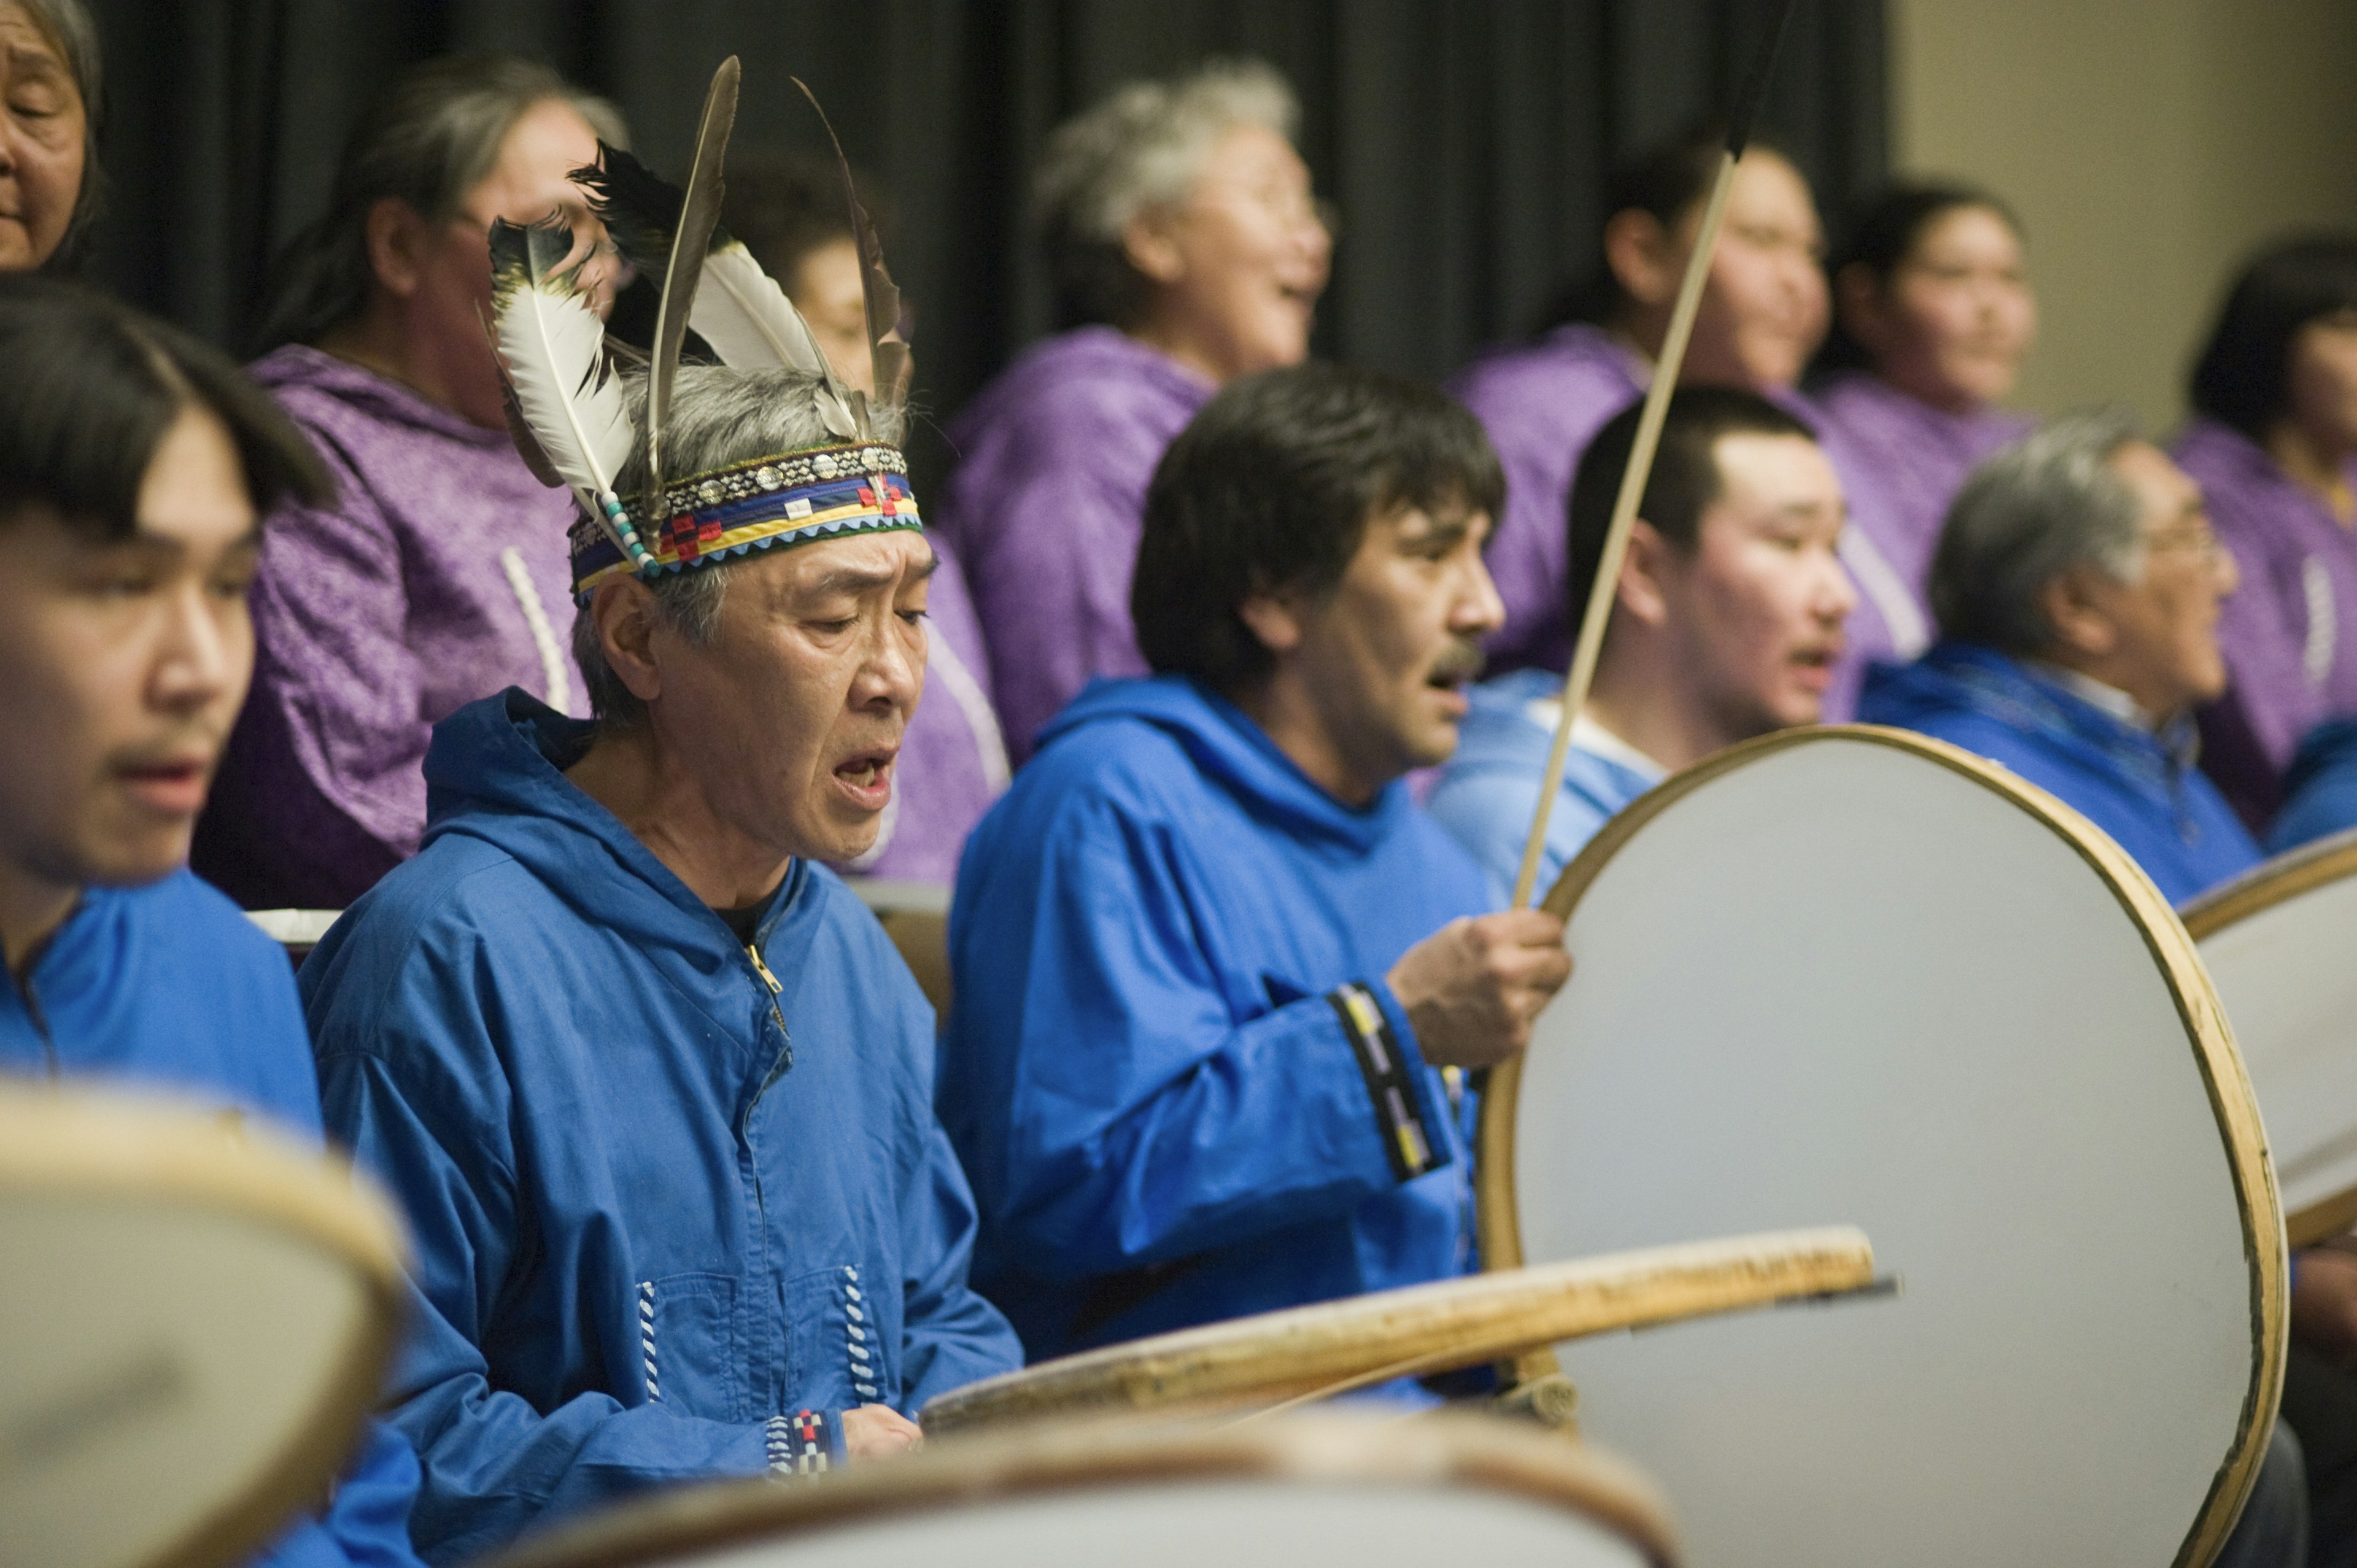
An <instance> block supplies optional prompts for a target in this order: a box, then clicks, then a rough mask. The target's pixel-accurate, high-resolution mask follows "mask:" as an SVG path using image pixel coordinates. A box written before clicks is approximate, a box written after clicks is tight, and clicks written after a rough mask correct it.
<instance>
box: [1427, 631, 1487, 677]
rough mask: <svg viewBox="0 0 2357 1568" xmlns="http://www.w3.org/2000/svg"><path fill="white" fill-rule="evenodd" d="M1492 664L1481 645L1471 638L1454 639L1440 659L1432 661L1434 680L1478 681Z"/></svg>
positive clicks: (1441, 651) (1442, 651) (1443, 650)
mask: <svg viewBox="0 0 2357 1568" xmlns="http://www.w3.org/2000/svg"><path fill="white" fill-rule="evenodd" d="M1489 662H1490V660H1489V656H1488V655H1487V654H1484V653H1483V652H1482V651H1481V645H1480V643H1478V642H1475V641H1473V640H1472V639H1469V638H1461V637H1460V638H1453V639H1450V641H1449V644H1448V647H1447V648H1444V649H1442V650H1440V657H1438V658H1437V659H1435V660H1433V661H1432V678H1433V679H1434V680H1436V681H1477V680H1479V679H1480V676H1481V671H1482V670H1483V668H1484V667H1485V666H1487V665H1488V664H1489Z"/></svg>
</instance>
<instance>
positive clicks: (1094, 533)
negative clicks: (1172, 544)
mask: <svg viewBox="0 0 2357 1568" xmlns="http://www.w3.org/2000/svg"><path fill="white" fill-rule="evenodd" d="M1214 390H1215V389H1214V388H1213V387H1212V385H1211V381H1208V380H1206V379H1204V378H1203V377H1201V376H1199V375H1197V374H1195V373H1194V372H1193V371H1189V370H1187V369H1185V368H1183V367H1182V366H1180V365H1179V363H1178V362H1177V361H1176V360H1172V359H1170V358H1169V357H1168V355H1165V354H1163V353H1161V352H1160V351H1158V350H1157V349H1150V348H1147V347H1146V345H1145V344H1143V343H1140V342H1138V341H1137V340H1136V339H1135V338H1130V337H1128V336H1126V335H1125V334H1123V333H1121V332H1118V331H1115V330H1114V328H1110V327H1083V328H1080V329H1079V330H1077V331H1072V332H1066V333H1062V334H1060V335H1059V336H1057V337H1053V338H1048V339H1047V340H1046V341H1044V342H1041V343H1038V344H1034V345H1033V346H1032V347H1031V348H1030V349H1027V350H1026V351H1025V352H1024V353H1023V355H1022V356H1021V357H1020V358H1018V359H1017V360H1016V361H1015V362H1014V363H1013V364H1012V365H1010V366H1008V367H1007V368H1006V371H1004V372H1003V373H1002V374H1001V375H1000V376H999V377H998V379H997V380H996V381H993V382H991V384H990V385H988V386H987V387H985V388H984V389H983V390H982V392H980V394H979V395H977V396H976V397H975V398H974V402H973V403H969V404H968V405H967V406H966V408H965V411H964V412H963V413H961V414H959V415H958V416H957V418H955V419H954V420H952V421H951V422H950V426H949V432H948V434H949V442H950V446H951V447H952V450H954V451H955V452H956V453H957V455H958V456H957V467H955V468H954V469H953V470H952V472H951V474H950V477H949V480H948V482H947V483H946V484H945V485H944V486H943V487H942V495H941V500H940V503H939V504H938V506H937V507H936V508H935V509H934V510H935V515H936V520H937V521H938V524H939V526H940V528H941V531H942V533H944V534H945V535H946V536H947V537H948V540H949V543H950V547H951V549H952V551H954V552H955V553H956V554H957V557H958V560H959V564H960V565H962V566H963V569H964V573H965V580H966V583H967V585H968V586H969V587H970V588H971V589H972V592H973V596H974V611H975V614H976V615H977V617H978V618H979V619H980V624H981V630H982V641H983V646H984V647H985V649H986V650H988V656H989V681H990V689H991V694H992V695H993V696H994V697H995V698H996V702H997V706H998V714H999V718H1000V720H1001V722H1002V723H1003V724H1004V725H1006V746H1007V749H1008V751H1009V752H1010V753H1012V755H1013V757H1014V759H1015V760H1016V761H1017V762H1021V761H1022V760H1023V759H1024V758H1025V757H1028V756H1029V755H1030V753H1031V745H1032V739H1033V737H1034V736H1037V735H1038V734H1039V728H1040V726H1041V725H1045V724H1046V723H1047V722H1048V721H1049V719H1051V718H1053V717H1055V715H1056V714H1057V713H1058V712H1059V711H1060V710H1061V709H1062V707H1063V705H1064V704H1065V703H1068V702H1070V701H1071V699H1072V698H1073V697H1074V696H1075V695H1077V694H1078V693H1079V692H1080V690H1081V688H1082V686H1084V685H1086V684H1088V682H1090V680H1091V679H1092V678H1094V677H1096V676H1100V675H1105V676H1118V675H1143V674H1145V673H1146V660H1145V659H1144V658H1143V657H1142V656H1141V655H1140V654H1139V653H1138V650H1137V635H1136V632H1135V630H1134V629H1133V628H1132V627H1131V625H1130V618H1129V585H1130V576H1131V573H1132V569H1133V568H1134V566H1135V563H1136V558H1137V540H1138V534H1139V532H1141V529H1142V527H1143V522H1144V518H1145V511H1146V482H1147V481H1148V480H1149V479H1151V478H1153V477H1154V467H1155V465H1156V464H1157V463H1158V462H1160V461H1161V459H1162V452H1163V449H1164V448H1165V447H1167V446H1169V445H1170V442H1171V439H1172V438H1173V437H1174V436H1176V435H1178V434H1179V432H1180V431H1181V430H1183V429H1185V428H1186V427H1187V423H1188V421H1189V420H1191V419H1193V418H1194V417H1195V413H1196V411H1197V410H1199V409H1200V408H1201V407H1202V406H1203V404H1204V403H1208V402H1210V401H1211V393H1212V392H1213V391H1214Z"/></svg>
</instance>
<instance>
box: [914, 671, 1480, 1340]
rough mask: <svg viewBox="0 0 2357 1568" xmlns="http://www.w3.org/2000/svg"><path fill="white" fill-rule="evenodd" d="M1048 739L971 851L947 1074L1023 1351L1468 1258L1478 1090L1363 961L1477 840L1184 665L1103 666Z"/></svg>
mask: <svg viewBox="0 0 2357 1568" xmlns="http://www.w3.org/2000/svg"><path fill="white" fill-rule="evenodd" d="M1041 746H1042V749H1041V750H1040V751H1039V754H1038V755H1037V756H1035V757H1033V758H1032V760H1031V761H1030V762H1029V763H1028V764H1026V765H1025V767H1024V768H1023V771H1022V772H1021V773H1019V774H1018V775H1017V777H1016V779H1015V785H1014V788H1013V789H1011V790H1009V791H1008V793H1007V794H1006V796H1005V797H1004V798H1003V799H1002V800H1000V801H999V802H998V804H997V805H996V806H995V807H994V808H993V809H992V810H991V811H990V813H989V814H988V815H987V816H985V818H984V819H983V821H982V823H981V825H980V826H979V827H978V828H976V830H975V832H974V836H973V837H972V838H971V839H969V840H968V841H967V843H966V848H965V855H964V859H963V862H962V863H961V865H960V866H959V872H958V885H957V896H956V898H955V900H954V901H953V902H952V906H951V910H950V953H951V961H952V975H953V981H954V988H955V989H954V998H955V999H954V1001H953V1002H952V1006H951V1017H950V1023H949V1026H948V1028H947V1029H946V1031H945V1032H944V1036H943V1040H942V1079H941V1089H940V1099H939V1103H940V1106H941V1111H942V1122H943V1123H944V1124H945V1125H946V1126H947V1127H948V1128H949V1129H950V1134H951V1137H952V1139H953V1140H954V1142H955V1143H956V1144H957V1147H958V1151H959V1153H960V1155H962V1157H963V1159H964V1161H965V1165H966V1169H967V1171H968V1172H969V1173H970V1174H971V1175H972V1176H973V1178H974V1189H975V1192H976V1194H977V1196H978V1198H979V1201H980V1204H981V1208H982V1216H983V1222H982V1236H981V1240H980V1241H979V1243H978V1244H977V1247H976V1251H975V1255H974V1279H975V1283H976V1284H977V1285H978V1286H979V1287H980V1288H981V1289H982V1290H984V1291H985V1293H986V1294H989V1295H990V1296H991V1298H992V1299H993V1300H994V1301H996V1302H997V1303H998V1304H999V1305H1001V1306H1002V1307H1004V1308H1005V1309H1006V1313H1007V1316H1009V1317H1010V1318H1012V1319H1013V1320H1014V1323H1015V1325H1016V1327H1017V1330H1018V1331H1019V1332H1020V1333H1021V1334H1022V1335H1023V1338H1024V1343H1025V1345H1026V1347H1027V1348H1028V1349H1029V1350H1030V1352H1031V1353H1032V1355H1034V1356H1035V1357H1041V1356H1051V1355H1058V1354H1062V1353H1064V1352H1067V1351H1071V1350H1075V1349H1080V1348H1085V1347H1087V1346H1091V1345H1095V1344H1102V1343H1105V1342H1109V1341H1113V1340H1117V1339H1126V1338H1132V1337H1136V1336H1139V1335H1144V1334H1149V1333H1155V1332H1158V1331H1160V1330H1163V1329H1168V1328H1175V1327H1179V1326H1186V1325H1190V1324H1197V1323H1205V1322H1210V1321H1213V1320H1216V1319H1221V1318H1227V1317H1233V1316H1239V1315H1242V1314H1244V1313H1251V1312H1260V1311H1265V1310H1268V1309H1272V1308H1276V1307H1284V1306H1292V1305H1299V1304H1301V1303H1305V1302H1314V1301H1322V1300H1327V1299H1329V1298H1332V1297H1337V1296H1343V1295H1351V1294H1358V1293H1360V1292H1362V1291H1369V1290H1378V1289H1383V1288H1384V1287H1387V1286H1392V1285H1403V1284H1409V1283H1420V1282H1423V1281H1427V1280H1433V1279H1439V1278H1444V1277H1447V1276H1448V1275H1452V1274H1456V1273H1461V1272H1463V1271H1464V1270H1466V1269H1467V1268H1469V1266H1471V1264H1472V1262H1473V1257H1472V1241H1471V1228H1470V1227H1471V1208H1470V1206H1471V1189H1470V1171H1471V1165H1472V1162H1471V1158H1470V1155H1469V1145H1468V1142H1467V1138H1466V1130H1467V1128H1468V1127H1469V1125H1470V1121H1469V1118H1470V1116H1471V1115H1472V1112H1473V1106H1472V1103H1471V1097H1470V1096H1469V1095H1464V1096H1458V1095H1457V1094H1454V1093H1452V1091H1451V1089H1450V1087H1449V1085H1448V1083H1447V1082H1446V1081H1445V1080H1444V1078H1443V1075H1442V1074H1441V1073H1439V1072H1437V1071H1436V1070H1434V1069H1431V1068H1429V1067H1427V1066H1426V1064H1425V1063H1424V1061H1423V1059H1422V1058H1421V1055H1420V1054H1419V1052H1418V1049H1417V1047H1416V1043H1415V1032H1414V1030H1413V1029H1411V1028H1410V1027H1409V1026H1408V1023H1407V1020H1406V1018H1405V1015H1403V1014H1402V1012H1401V1010H1400V1007H1399V1004H1398V1003H1397V1001H1396V1000H1395V999H1394V997H1393V995H1392V993H1391V990H1390V987H1389V986H1388V985H1387V984H1385V983H1384V980H1383V976H1384V974H1385V973H1386V972H1388V971H1389V970H1390V968H1391V966H1392V965H1393V964H1394V963H1395V962H1396V961H1398V960H1399V958H1400V955H1401V954H1402V953H1404V952H1405V951H1406V950H1407V949H1408V948H1409V947H1411V946H1413V945H1414V944H1415V943H1416V942H1418V941H1420V940H1423V939H1425V938H1426V937H1429V936H1431V935H1432V934H1434V933H1435V932H1436V931H1437V930H1439V929H1440V928H1441V927H1443V926H1445V925H1447V924H1448V922H1449V921H1450V920H1451V919H1454V918H1457V917H1458V916H1468V915H1478V914H1480V913H1482V912H1483V911H1484V910H1486V909H1487V908H1489V893H1488V889H1487V886H1486V884H1485V881H1484V879H1483V876H1482V874H1481V870H1480V867H1479V866H1478V865H1475V864H1474V863H1473V861H1472V859H1471V858H1470V857H1469V855H1467V854H1466V853H1465V852H1464V851H1463V850H1462V849H1460V848H1459V847H1458V845H1457V844H1456V843H1455V842H1454V841H1452V840H1451V839H1450V838H1449V837H1448V834H1447V833H1445V832H1442V831H1441V830H1440V828H1439V827H1438V825H1437V824H1436V823H1435V822H1432V820H1431V819H1430V818H1428V817H1427V816H1426V815H1425V813H1424V812H1423V811H1421V810H1420V809H1418V808H1417V807H1416V806H1415V804H1414V803H1413V802H1412V801H1411V800H1409V798H1408V793H1407V788H1406V786H1405V783H1401V782H1395V783H1394V784H1392V785H1391V786H1390V787H1389V788H1387V789H1384V790H1383V792H1382V794H1381V795H1379V796H1378V797H1377V798H1376V799H1375V800H1374V801H1372V803H1371V804H1369V805H1368V806H1366V807H1365V808H1363V809H1353V808H1351V807H1348V806H1345V805H1343V804H1342V803H1341V802H1340V801H1339V800H1335V799H1334V798H1333V797H1332V796H1330V795H1329V794H1328V793H1327V792H1326V791H1325V790H1323V789H1320V788H1318V786H1317V785H1316V784H1314V783H1313V782H1311V781H1310V779H1308V776H1307V775H1305V774H1304V773H1303V772H1302V771H1301V770H1300V768H1297V766H1295V764H1294V763H1293V762H1292V761H1291V760H1289V759H1288V758H1287V757H1286V756H1285V755H1284V753H1282V752H1281V751H1279V750H1278V749H1277V748H1276V746H1275V744H1274V743H1272V742H1271V741H1270V740H1269V738H1268V737H1267V736H1266V735H1265V734H1264V733H1263V732H1262V730H1261V729H1260V727H1259V726H1258V725H1255V724H1254V723H1253V721H1252V720H1251V719H1250V718H1248V717H1247V716H1245V714H1243V713H1242V712H1241V711H1239V710H1238V709H1237V708H1235V707H1234V706H1233V705H1232V704H1231V703H1228V702H1226V701H1224V700H1223V699H1222V698H1220V697H1218V696H1215V695H1213V694H1211V693H1210V692H1208V691H1207V690H1205V689H1204V688H1202V687H1200V686H1198V685H1197V684H1195V683H1194V682H1190V681H1189V680H1186V679H1183V678H1179V677H1175V676H1163V677H1157V678H1154V679H1150V680H1137V681H1117V682H1115V681H1101V682H1096V683H1095V684H1093V685H1092V686H1090V687H1089V688H1088V689H1087V690H1086V691H1085V692H1083V693H1082V695H1081V696H1080V697H1079V698H1078V699H1077V700H1076V701H1074V702H1073V703H1072V704H1071V706H1070V707H1068V708H1067V709H1065V710H1064V712H1063V713H1062V714H1060V716H1059V717H1058V718H1056V719H1055V720H1054V721H1053V722H1052V723H1051V724H1049V726H1048V727H1047V728H1046V729H1045V730H1044V731H1042V732H1041Z"/></svg>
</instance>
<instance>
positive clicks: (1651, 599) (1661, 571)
mask: <svg viewBox="0 0 2357 1568" xmlns="http://www.w3.org/2000/svg"><path fill="white" fill-rule="evenodd" d="M1681 563H1682V558H1681V557H1680V556H1679V554H1678V553H1677V550H1676V548H1675V547H1674V546H1673V545H1672V544H1671V543H1670V542H1669V541H1668V540H1666V539H1664V538H1663V537H1662V535H1661V532H1660V531H1659V530H1658V529H1656V528H1655V527H1654V526H1653V525H1652V523H1650V522H1647V521H1645V520H1644V519H1643V518H1639V519H1638V520H1637V521H1635V522H1634V523H1632V524H1631V526H1630V529H1629V553H1627V554H1625V555H1623V556H1621V557H1620V583H1619V584H1618V585H1617V586H1616V589H1615V592H1614V595H1613V599H1614V607H1615V613H1617V614H1619V615H1622V616H1626V617H1628V618H1631V619H1632V620H1636V621H1639V622H1641V623H1642V624H1644V625H1646V626H1649V627H1652V628H1655V629H1656V630H1659V629H1660V628H1663V627H1664V626H1666V625H1668V624H1669V619H1670V596H1669V580H1668V579H1669V574H1670V573H1671V572H1673V571H1674V570H1675V569H1676V568H1677V567H1678V565H1679V564H1681ZM1574 608H1575V609H1576V610H1577V611H1579V612H1582V613H1585V611H1586V609H1587V607H1586V606H1585V605H1578V606H1575V607H1574Z"/></svg>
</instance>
